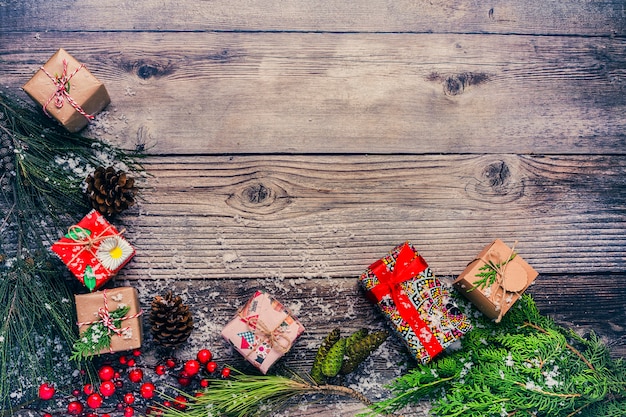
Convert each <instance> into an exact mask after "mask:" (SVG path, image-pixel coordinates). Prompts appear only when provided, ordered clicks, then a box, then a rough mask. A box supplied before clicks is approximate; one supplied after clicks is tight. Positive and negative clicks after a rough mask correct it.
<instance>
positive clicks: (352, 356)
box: [339, 330, 389, 375]
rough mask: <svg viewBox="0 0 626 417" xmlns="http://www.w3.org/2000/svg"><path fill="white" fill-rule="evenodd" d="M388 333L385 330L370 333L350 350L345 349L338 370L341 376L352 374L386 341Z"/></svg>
mask: <svg viewBox="0 0 626 417" xmlns="http://www.w3.org/2000/svg"><path fill="white" fill-rule="evenodd" d="M387 337H389V333H388V332H387V331H386V330H381V331H378V332H374V333H370V334H368V335H366V336H365V337H363V338H362V339H361V340H358V341H357V342H355V343H354V344H352V346H350V349H346V358H345V360H344V361H343V364H342V366H341V369H340V371H339V372H340V373H341V374H342V375H346V374H349V373H351V372H354V370H355V369H356V368H357V367H358V366H359V365H360V364H361V363H362V362H363V361H364V360H365V359H367V357H368V356H369V355H371V354H372V352H374V351H375V350H376V349H377V348H378V346H380V345H382V343H383V342H384V341H385V340H387Z"/></svg>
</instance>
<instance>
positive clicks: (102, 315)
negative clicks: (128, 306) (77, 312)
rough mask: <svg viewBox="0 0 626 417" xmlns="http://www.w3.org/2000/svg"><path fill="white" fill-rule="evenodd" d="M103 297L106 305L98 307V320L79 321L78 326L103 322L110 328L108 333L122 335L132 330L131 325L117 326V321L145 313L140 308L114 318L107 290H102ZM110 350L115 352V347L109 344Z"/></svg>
mask: <svg viewBox="0 0 626 417" xmlns="http://www.w3.org/2000/svg"><path fill="white" fill-rule="evenodd" d="M102 298H103V301H104V306H103V307H100V308H99V309H98V319H97V320H93V321H83V322H77V323H76V324H77V325H78V327H79V328H80V327H82V326H92V325H94V324H97V323H102V325H103V326H104V327H105V328H107V329H108V333H109V334H111V333H114V334H116V335H118V336H122V335H123V334H124V333H125V332H127V331H128V330H130V328H131V326H126V327H116V326H115V321H116V320H119V321H120V323H121V322H122V321H124V320H130V319H134V318H137V317H139V316H141V315H142V314H143V310H141V309H140V310H139V311H138V312H137V313H135V314H130V315H127V316H124V317H121V318H117V319H114V318H113V317H112V316H111V312H110V311H109V303H108V299H107V290H104V291H102ZM109 350H110V351H111V352H113V348H112V347H111V346H110V345H109Z"/></svg>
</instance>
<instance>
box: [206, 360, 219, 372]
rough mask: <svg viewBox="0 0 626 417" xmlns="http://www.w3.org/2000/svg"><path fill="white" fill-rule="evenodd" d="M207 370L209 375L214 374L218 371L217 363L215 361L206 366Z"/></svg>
mask: <svg viewBox="0 0 626 417" xmlns="http://www.w3.org/2000/svg"><path fill="white" fill-rule="evenodd" d="M206 370H207V372H208V373H210V374H212V373H213V372H215V371H216V370H217V362H215V361H210V362H209V363H207V364H206Z"/></svg>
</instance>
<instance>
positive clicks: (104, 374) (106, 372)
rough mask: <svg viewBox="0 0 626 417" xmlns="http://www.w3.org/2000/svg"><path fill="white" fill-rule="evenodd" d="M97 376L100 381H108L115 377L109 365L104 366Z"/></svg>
mask: <svg viewBox="0 0 626 417" xmlns="http://www.w3.org/2000/svg"><path fill="white" fill-rule="evenodd" d="M98 376H99V377H100V380H101V381H110V380H112V379H113V378H114V377H115V370H114V369H113V367H112V366H110V365H104V366H103V367H102V368H100V370H99V371H98Z"/></svg>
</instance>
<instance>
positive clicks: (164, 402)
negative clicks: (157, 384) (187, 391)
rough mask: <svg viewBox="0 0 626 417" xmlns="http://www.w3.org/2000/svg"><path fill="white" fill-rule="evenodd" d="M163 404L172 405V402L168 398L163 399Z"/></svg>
mask: <svg viewBox="0 0 626 417" xmlns="http://www.w3.org/2000/svg"><path fill="white" fill-rule="evenodd" d="M163 406H165V407H171V406H172V402H171V401H168V400H165V401H163Z"/></svg>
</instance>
